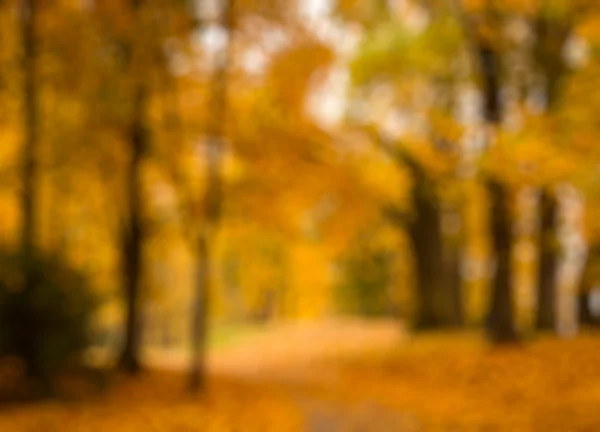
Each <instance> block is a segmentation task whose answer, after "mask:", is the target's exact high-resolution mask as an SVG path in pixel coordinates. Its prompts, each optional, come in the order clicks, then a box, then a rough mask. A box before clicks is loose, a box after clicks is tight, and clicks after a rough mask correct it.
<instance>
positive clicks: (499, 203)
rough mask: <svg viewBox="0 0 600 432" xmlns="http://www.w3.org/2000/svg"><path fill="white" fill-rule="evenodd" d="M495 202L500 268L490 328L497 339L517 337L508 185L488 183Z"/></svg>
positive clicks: (494, 227)
mask: <svg viewBox="0 0 600 432" xmlns="http://www.w3.org/2000/svg"><path fill="white" fill-rule="evenodd" d="M488 188H489V193H490V198H491V201H492V205H491V216H490V219H491V230H492V245H493V250H494V255H495V261H496V266H495V267H496V269H495V274H494V279H493V284H492V298H491V304H490V311H489V316H488V331H489V334H490V337H491V338H492V340H493V341H495V342H501V343H502V342H513V341H515V340H517V338H518V337H517V332H516V329H515V318H514V309H513V292H512V265H511V247H512V223H511V219H510V210H509V208H508V196H507V192H506V190H505V188H504V187H503V186H502V185H500V184H498V183H495V182H493V181H490V182H489V185H488Z"/></svg>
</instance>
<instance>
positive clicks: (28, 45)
mask: <svg viewBox="0 0 600 432" xmlns="http://www.w3.org/2000/svg"><path fill="white" fill-rule="evenodd" d="M36 12H37V2H36V0H21V3H20V20H21V38H22V44H23V55H22V72H23V123H24V124H23V129H24V139H23V148H22V153H21V158H22V160H21V169H22V171H21V181H22V183H23V184H22V193H21V212H22V219H23V225H22V237H21V247H22V252H23V259H24V270H25V286H26V287H29V284H30V282H29V277H28V275H29V273H30V272H28V271H27V267H28V265H29V260H30V259H31V256H32V254H33V250H34V238H35V232H34V230H35V219H36V207H35V205H36V178H37V174H38V173H37V166H36V161H35V158H36V152H37V147H38V101H37V85H36V57H37V43H36V34H35V33H36V25H35V20H36Z"/></svg>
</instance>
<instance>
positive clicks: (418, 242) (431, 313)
mask: <svg viewBox="0 0 600 432" xmlns="http://www.w3.org/2000/svg"><path fill="white" fill-rule="evenodd" d="M402 158H403V160H404V163H405V164H406V165H407V166H408V167H409V169H410V170H411V172H412V176H413V181H414V186H413V192H412V199H413V206H414V216H413V218H412V221H411V223H410V225H409V235H410V239H411V243H412V247H413V251H414V259H415V270H416V272H415V273H416V279H417V280H416V285H417V290H416V293H417V298H418V306H417V316H416V320H415V325H416V327H417V328H418V329H423V330H424V329H434V328H440V327H448V326H452V325H454V324H455V322H454V320H453V317H452V313H451V310H452V308H453V307H452V304H451V301H450V296H449V295H448V288H449V285H447V284H444V282H445V281H443V280H442V277H443V273H444V265H443V256H442V250H443V240H442V227H441V215H442V212H441V205H440V201H439V198H438V196H437V193H436V191H435V188H434V185H433V182H432V181H431V180H429V179H428V178H427V176H426V174H425V172H424V171H423V168H422V167H421V166H419V165H418V164H417V163H416V161H414V160H413V159H412V158H411V157H410V156H409V155H407V154H403V156H402Z"/></svg>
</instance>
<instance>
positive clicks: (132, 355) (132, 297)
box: [120, 85, 147, 374]
mask: <svg viewBox="0 0 600 432" xmlns="http://www.w3.org/2000/svg"><path fill="white" fill-rule="evenodd" d="M145 109H146V92H145V89H144V88H143V86H142V85H139V87H138V88H137V89H136V94H135V99H134V108H133V116H132V119H131V120H132V121H131V126H130V136H129V139H130V150H131V155H130V160H129V166H128V169H127V185H126V187H127V198H128V199H127V204H128V206H129V211H128V216H129V221H128V224H127V225H126V226H125V227H124V231H123V249H122V251H123V257H122V266H123V267H122V272H123V273H122V280H123V293H124V296H125V304H126V310H125V334H124V343H123V350H122V353H121V358H120V367H121V368H122V369H123V370H124V371H125V372H127V373H129V374H135V373H137V372H139V370H140V342H141V340H140V339H141V337H140V331H141V328H140V324H141V323H140V282H141V277H142V246H143V227H142V216H141V208H142V197H141V172H140V171H141V164H142V159H143V154H144V150H145V148H146V147H147V135H146V128H145V119H144V117H145Z"/></svg>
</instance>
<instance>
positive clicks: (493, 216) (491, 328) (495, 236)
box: [478, 42, 518, 342]
mask: <svg viewBox="0 0 600 432" xmlns="http://www.w3.org/2000/svg"><path fill="white" fill-rule="evenodd" d="M478 55H479V66H480V71H481V77H482V81H483V96H484V117H485V120H486V122H487V125H488V128H489V134H490V137H489V139H490V140H491V138H492V137H493V135H494V134H495V132H496V130H497V129H498V128H499V126H500V124H501V121H502V103H501V98H500V90H501V88H500V74H501V68H500V59H499V55H498V53H497V52H496V51H495V50H494V49H493V48H492V47H491V46H489V45H488V44H487V43H486V42H482V44H481V45H480V46H479V48H478ZM487 186H488V191H489V195H490V200H491V206H490V210H491V213H490V225H491V234H492V247H493V253H494V257H495V262H496V269H495V272H494V278H493V281H492V295H491V303H490V309H489V314H488V332H489V335H490V338H491V339H492V340H493V341H495V342H512V341H515V340H517V339H518V337H517V332H516V328H515V317H514V310H513V300H512V271H511V246H512V221H511V216H510V209H509V206H508V200H509V196H508V193H507V190H506V186H505V185H503V184H501V183H500V182H499V181H497V180H495V179H490V180H488V182H487Z"/></svg>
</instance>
